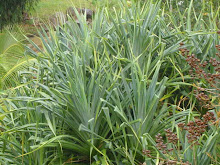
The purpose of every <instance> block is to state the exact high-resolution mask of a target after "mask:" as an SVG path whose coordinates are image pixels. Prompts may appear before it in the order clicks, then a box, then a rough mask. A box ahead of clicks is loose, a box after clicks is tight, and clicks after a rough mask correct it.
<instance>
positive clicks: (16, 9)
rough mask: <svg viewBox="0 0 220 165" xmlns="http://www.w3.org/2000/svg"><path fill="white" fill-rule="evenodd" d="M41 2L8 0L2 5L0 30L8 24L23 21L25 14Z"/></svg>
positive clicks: (35, 0)
mask: <svg viewBox="0 0 220 165" xmlns="http://www.w3.org/2000/svg"><path fill="white" fill-rule="evenodd" d="M38 1H39V0H7V1H4V0H3V1H1V5H0V30H1V29H3V27H4V26H6V25H8V24H13V23H15V22H18V21H21V20H22V18H23V12H25V11H26V12H27V11H29V10H30V9H32V8H33V7H34V5H35V4H36V3H37V2H38Z"/></svg>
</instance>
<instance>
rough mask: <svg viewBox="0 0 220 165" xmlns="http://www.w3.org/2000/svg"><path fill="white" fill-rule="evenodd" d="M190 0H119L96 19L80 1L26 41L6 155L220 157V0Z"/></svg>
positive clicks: (120, 161)
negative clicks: (70, 13)
mask: <svg viewBox="0 0 220 165" xmlns="http://www.w3.org/2000/svg"><path fill="white" fill-rule="evenodd" d="M94 3H95V1H94ZM180 5H181V4H179V3H178V2H177V3H169V1H166V2H164V1H147V2H144V1H129V2H127V1H119V2H117V4H115V8H112V7H111V8H110V6H107V7H103V6H102V7H101V8H97V9H96V11H95V12H94V14H93V16H92V21H91V22H89V23H88V21H87V19H86V15H85V14H84V15H83V14H81V13H78V12H77V9H76V8H75V13H76V17H77V21H75V20H74V19H73V18H70V17H68V21H67V22H65V23H64V24H62V25H59V26H57V27H55V28H54V27H52V26H51V27H49V26H47V25H45V26H47V28H46V29H45V28H44V27H42V28H41V30H39V29H38V30H39V37H40V40H41V42H42V47H39V46H38V45H37V44H35V43H34V42H33V41H32V40H30V39H29V38H27V37H26V40H28V41H29V42H30V44H31V45H32V47H34V49H35V50H33V49H32V47H30V46H29V45H28V44H26V42H21V43H20V42H19V44H21V45H22V46H23V47H22V48H23V49H22V52H23V54H24V57H23V58H22V64H20V65H21V66H22V67H18V69H16V70H13V72H11V74H10V73H6V72H7V70H5V71H4V73H3V72H2V77H3V76H4V75H7V77H6V79H5V81H1V91H0V92H1V97H0V104H1V106H0V119H1V120H0V121H1V123H0V133H1V135H0V164H7V165H8V164H24V165H34V164H36V165H47V164H51V165H52V164H53V165H56V164H57V165H62V164H63V165H64V164H65V165H66V164H81V165H83V164H85V165H88V164H93V165H100V164H106V165H107V164H109V165H114V164H115V165H124V164H125V165H130V164H132V165H155V164H157V165H162V164H164V165H165V164H170V165H172V164H173V165H179V164H180V165H209V164H219V163H220V140H219V139H220V134H219V132H220V125H219V121H220V109H219V107H220V99H219V98H220V97H219V95H220V84H219V82H220V80H219V79H220V73H219V71H220V25H219V22H220V13H219V10H220V8H219V6H217V7H216V6H213V3H211V2H210V3H207V2H206V1H203V2H202V4H200V5H201V10H200V11H198V10H197V8H195V7H196V3H195V2H194V1H193V0H191V1H189V3H188V4H184V5H187V7H186V8H183V7H182V8H181V7H180ZM178 6H179V7H178ZM171 8H172V9H175V12H173V11H172V10H170V9H171ZM48 29H49V31H48ZM0 42H1V41H0ZM0 48H1V47H0ZM36 50H37V51H36ZM5 52H7V51H5ZM0 55H1V54H0ZM25 57H26V58H25ZM24 59H26V60H24ZM1 60H3V58H0V61H1ZM0 67H1V64H0ZM2 68H3V65H2ZM15 80H16V81H15ZM11 82H13V83H11Z"/></svg>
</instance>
